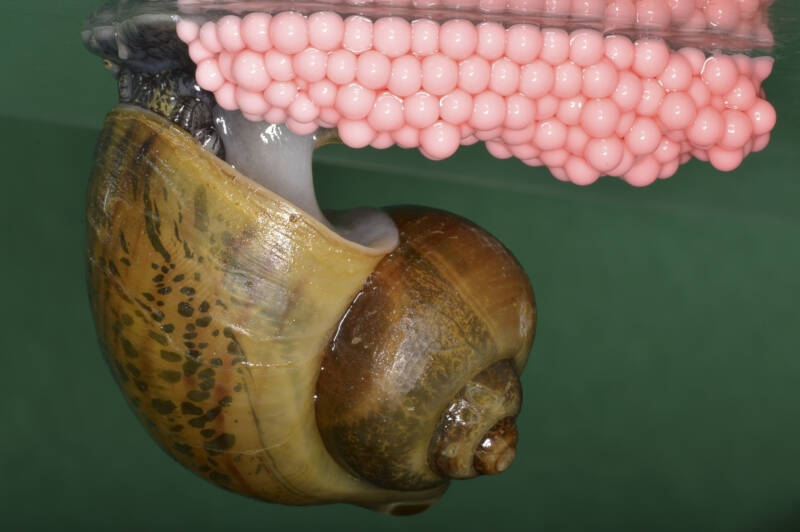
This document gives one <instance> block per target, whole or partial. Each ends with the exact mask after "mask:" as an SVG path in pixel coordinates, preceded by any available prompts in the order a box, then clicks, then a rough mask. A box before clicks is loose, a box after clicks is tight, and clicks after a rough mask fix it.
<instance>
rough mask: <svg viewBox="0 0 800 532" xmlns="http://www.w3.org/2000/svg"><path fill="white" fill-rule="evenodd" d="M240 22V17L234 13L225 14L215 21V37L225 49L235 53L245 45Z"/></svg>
mask: <svg viewBox="0 0 800 532" xmlns="http://www.w3.org/2000/svg"><path fill="white" fill-rule="evenodd" d="M241 24H242V19H240V18H239V17H237V16H235V15H226V16H224V17H222V18H221V19H219V21H218V22H217V38H218V39H219V42H220V44H222V47H223V48H224V49H225V50H227V51H229V52H232V53H236V52H238V51H240V50H242V49H243V48H244V47H245V44H244V40H243V39H242V35H241Z"/></svg>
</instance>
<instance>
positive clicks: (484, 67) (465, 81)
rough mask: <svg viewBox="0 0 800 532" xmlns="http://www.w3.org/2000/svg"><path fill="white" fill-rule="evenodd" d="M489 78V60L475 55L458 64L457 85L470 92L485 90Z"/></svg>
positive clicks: (475, 92)
mask: <svg viewBox="0 0 800 532" xmlns="http://www.w3.org/2000/svg"><path fill="white" fill-rule="evenodd" d="M490 79H491V67H490V66H489V62H488V61H486V60H485V59H483V58H482V57H478V56H476V55H474V56H472V57H470V58H469V59H465V60H463V61H461V63H459V65H458V86H459V87H460V88H461V89H463V90H465V91H467V92H468V93H470V94H478V93H480V92H483V91H484V90H486V87H488V86H489V81H490Z"/></svg>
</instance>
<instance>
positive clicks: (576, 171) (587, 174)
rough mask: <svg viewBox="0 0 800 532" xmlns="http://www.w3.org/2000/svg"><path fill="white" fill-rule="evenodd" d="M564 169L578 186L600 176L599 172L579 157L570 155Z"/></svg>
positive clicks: (593, 180) (592, 181) (588, 183)
mask: <svg viewBox="0 0 800 532" xmlns="http://www.w3.org/2000/svg"><path fill="white" fill-rule="evenodd" d="M564 171H565V172H566V173H567V177H569V180H570V181H572V182H573V183H575V184H576V185H580V186H586V185H591V184H592V183H594V182H595V181H597V179H598V178H599V177H600V172H598V171H597V170H595V169H594V168H592V167H591V166H589V164H587V162H586V161H584V160H583V158H581V157H575V156H572V157H570V158H569V159H567V163H566V164H565V165H564Z"/></svg>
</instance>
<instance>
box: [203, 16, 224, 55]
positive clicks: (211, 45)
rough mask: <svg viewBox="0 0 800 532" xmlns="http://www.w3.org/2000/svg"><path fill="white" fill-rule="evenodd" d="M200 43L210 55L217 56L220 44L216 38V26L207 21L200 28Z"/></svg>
mask: <svg viewBox="0 0 800 532" xmlns="http://www.w3.org/2000/svg"><path fill="white" fill-rule="evenodd" d="M200 42H201V43H202V44H203V47H204V48H205V49H206V50H208V51H209V52H211V53H212V54H218V53H220V52H221V51H222V44H220V42H219V38H217V25H216V24H215V23H213V22H211V21H208V22H205V23H204V24H203V25H202V26H200Z"/></svg>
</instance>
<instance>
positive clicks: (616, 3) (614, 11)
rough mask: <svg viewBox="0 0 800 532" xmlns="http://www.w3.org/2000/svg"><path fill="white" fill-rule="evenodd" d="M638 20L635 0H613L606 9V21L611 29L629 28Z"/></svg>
mask: <svg viewBox="0 0 800 532" xmlns="http://www.w3.org/2000/svg"><path fill="white" fill-rule="evenodd" d="M635 21H636V5H635V4H634V2H633V0H612V1H611V2H608V5H607V6H606V10H605V23H606V25H607V26H608V27H609V29H615V28H619V29H629V28H632V27H633V24H634V22H635Z"/></svg>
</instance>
